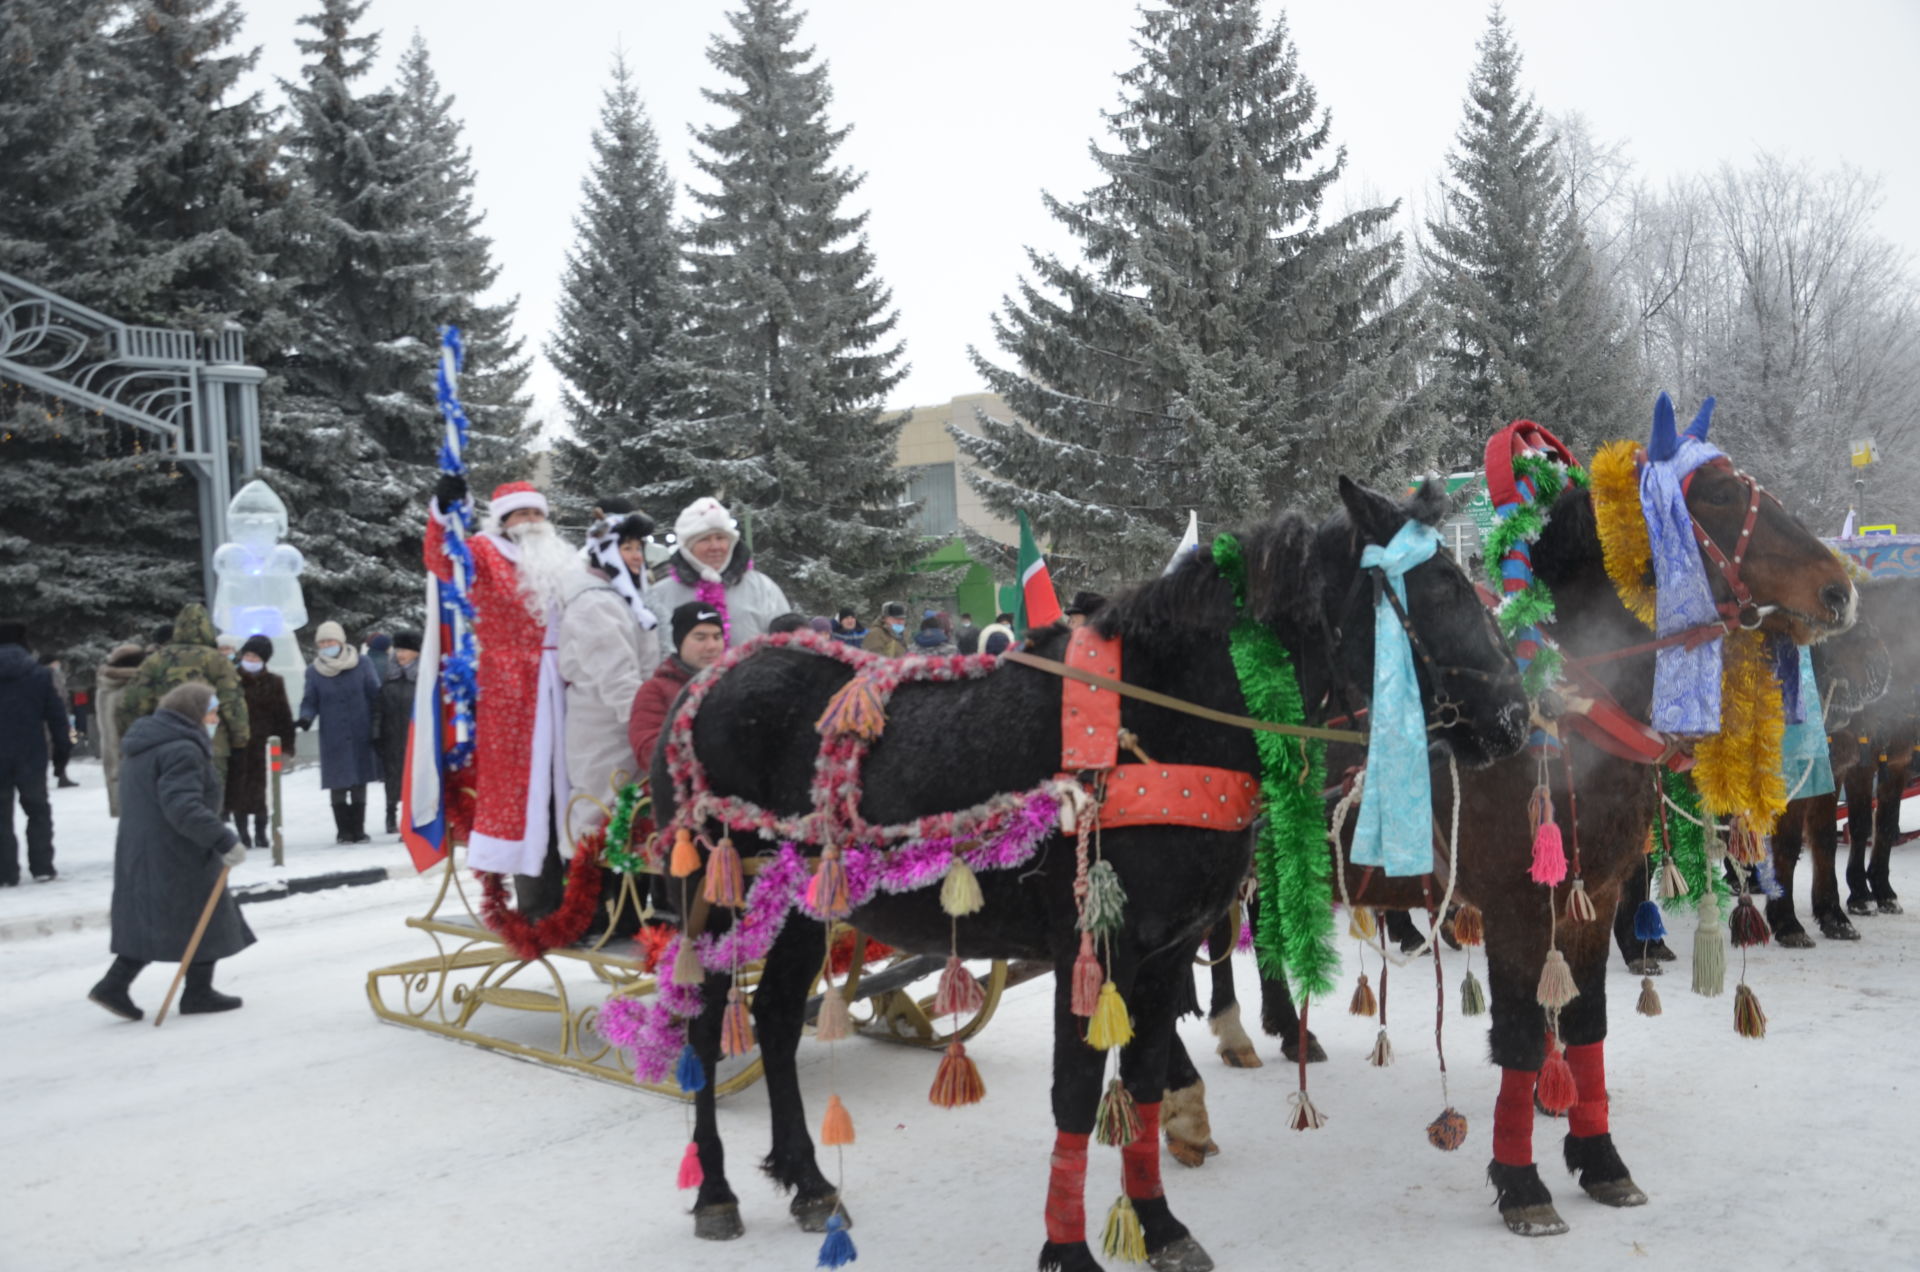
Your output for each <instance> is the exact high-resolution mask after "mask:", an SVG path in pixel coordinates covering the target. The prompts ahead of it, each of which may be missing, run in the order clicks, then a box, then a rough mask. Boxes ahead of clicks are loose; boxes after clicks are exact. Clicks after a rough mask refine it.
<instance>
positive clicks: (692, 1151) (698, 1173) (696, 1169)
mask: <svg viewBox="0 0 1920 1272" xmlns="http://www.w3.org/2000/svg"><path fill="white" fill-rule="evenodd" d="M705 1182H707V1172H706V1171H704V1170H702V1169H701V1167H700V1146H699V1145H698V1144H694V1143H691V1142H689V1143H688V1144H687V1151H686V1152H684V1153H682V1154H681V1155H680V1175H679V1178H677V1179H676V1180H675V1181H674V1186H675V1187H677V1188H682V1189H686V1188H698V1187H699V1186H700V1185H701V1184H704V1183H705Z"/></svg>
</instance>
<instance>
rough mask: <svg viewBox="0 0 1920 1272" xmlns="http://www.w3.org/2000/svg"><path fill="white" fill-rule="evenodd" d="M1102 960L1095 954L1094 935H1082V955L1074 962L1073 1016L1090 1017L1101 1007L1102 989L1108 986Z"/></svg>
mask: <svg viewBox="0 0 1920 1272" xmlns="http://www.w3.org/2000/svg"><path fill="white" fill-rule="evenodd" d="M1106 980H1107V977H1106V973H1105V972H1103V971H1101V970H1100V959H1099V957H1098V956H1097V955H1096V954H1094V952H1093V933H1091V932H1082V933H1081V934H1080V953H1079V955H1078V957H1076V958H1075V959H1074V960H1073V1007H1072V1010H1073V1014H1074V1015H1076V1016H1079V1017H1082V1018H1086V1017H1090V1016H1092V1015H1093V1013H1094V1011H1095V1010H1096V1009H1098V1007H1099V1006H1100V987H1101V986H1102V985H1104V984H1106Z"/></svg>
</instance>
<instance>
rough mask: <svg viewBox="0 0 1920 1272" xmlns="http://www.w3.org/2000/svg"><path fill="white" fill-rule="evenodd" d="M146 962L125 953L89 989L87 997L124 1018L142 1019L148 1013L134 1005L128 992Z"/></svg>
mask: <svg viewBox="0 0 1920 1272" xmlns="http://www.w3.org/2000/svg"><path fill="white" fill-rule="evenodd" d="M145 966H146V964H145V963H143V962H141V961H140V960H139V959H137V958H128V957H127V956H126V955H125V954H122V955H120V956H119V957H117V958H115V959H114V960H113V966H112V967H109V968H108V969H107V974H106V975H105V976H102V977H101V978H100V983H99V984H98V985H95V986H94V987H93V988H92V989H90V990H88V991H87V997H88V998H89V999H90V1000H91V1001H93V1002H96V1003H99V1004H100V1005H101V1006H102V1007H105V1008H106V1009H107V1010H108V1011H110V1012H112V1013H113V1014H114V1015H116V1016H118V1017H120V1019H122V1020H140V1019H142V1018H143V1017H145V1016H146V1013H145V1012H143V1011H141V1010H140V1009H139V1008H138V1007H136V1006H134V1005H133V999H132V997H131V996H130V995H129V994H128V993H127V990H128V989H130V988H131V987H132V985H133V978H134V977H136V976H138V975H139V974H140V969H141V968H143V967H145Z"/></svg>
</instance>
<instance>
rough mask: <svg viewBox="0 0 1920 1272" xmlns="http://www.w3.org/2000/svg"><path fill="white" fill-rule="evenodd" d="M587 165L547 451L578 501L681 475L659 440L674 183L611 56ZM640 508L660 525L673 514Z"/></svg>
mask: <svg viewBox="0 0 1920 1272" xmlns="http://www.w3.org/2000/svg"><path fill="white" fill-rule="evenodd" d="M593 156H594V157H593V166H592V168H591V169H590V171H589V172H588V175H587V178H586V180H585V181H583V182H582V183H581V195H580V211H579V213H578V214H577V215H576V216H575V217H574V221H573V227H574V245H573V248H572V249H571V250H570V251H569V252H568V253H567V266H566V271H565V273H564V274H563V275H562V277H561V283H560V286H561V293H560V312H559V320H558V326H557V329H556V330H555V332H554V335H553V337H552V339H551V340H550V341H548V344H547V356H548V357H549V358H550V359H551V360H552V362H553V365H554V368H555V370H557V371H559V372H560V375H561V377H562V379H563V380H564V381H565V386H564V387H563V388H562V390H561V404H562V405H563V406H564V408H565V410H566V417H567V424H568V426H569V427H570V429H571V430H572V436H571V437H570V438H566V439H563V440H562V441H561V442H560V443H559V444H558V445H557V446H556V447H555V470H556V473H555V475H556V476H557V477H558V479H559V482H560V485H561V486H562V488H563V489H564V490H566V491H567V492H568V493H569V494H572V495H574V496H577V497H579V498H580V499H582V500H583V501H591V500H592V499H593V498H594V497H595V496H599V495H606V494H616V493H618V494H628V495H631V494H633V493H636V492H638V491H640V490H641V489H642V488H648V487H654V486H669V487H671V486H672V485H673V483H674V479H675V477H676V476H677V474H678V472H679V469H680V466H681V464H682V459H681V456H680V454H679V453H678V451H677V450H675V449H671V448H666V447H663V446H661V444H660V440H659V437H658V436H657V434H656V423H657V419H658V416H659V414H660V412H661V409H662V406H663V404H664V402H665V401H666V399H667V396H668V394H669V392H670V390H671V387H672V384H673V379H672V376H671V368H670V365H669V358H670V357H671V353H670V350H669V342H670V341H671V340H672V339H673V338H674V337H675V335H676V334H677V333H678V332H679V331H680V329H681V326H682V324H683V323H684V322H685V320H686V311H687V297H686V289H685V287H684V286H683V284H682V282H681V279H680V235H679V233H678V231H677V230H676V228H675V226H674V223H673V183H672V181H671V180H670V179H669V178H668V176H667V170H666V166H665V165H664V164H663V163H662V162H661V161H660V144H659V140H658V138H657V137H656V136H655V135H654V131H653V125H652V124H651V123H649V122H648V120H647V115H646V110H645V108H644V107H643V106H642V105H641V103H640V95H639V93H638V92H637V91H636V89H635V87H634V83H633V74H632V72H631V71H630V70H629V69H628V67H627V62H626V59H625V58H624V57H622V56H620V55H618V54H616V55H615V57H614V63H613V84H612V86H611V87H609V88H608V89H607V91H606V94H605V96H604V98H603V100H602V103H601V107H600V126H599V127H598V128H596V129H595V130H594V133H593ZM648 502H649V504H650V505H652V511H653V513H654V515H655V516H656V517H657V518H662V519H664V518H669V517H671V516H672V515H673V513H674V511H676V510H677V509H673V508H667V507H666V506H664V503H662V502H661V501H658V500H649V501H648Z"/></svg>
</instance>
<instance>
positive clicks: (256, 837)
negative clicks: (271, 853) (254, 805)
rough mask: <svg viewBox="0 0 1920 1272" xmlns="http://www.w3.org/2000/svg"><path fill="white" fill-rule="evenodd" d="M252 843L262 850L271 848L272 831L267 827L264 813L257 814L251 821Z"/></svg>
mask: <svg viewBox="0 0 1920 1272" xmlns="http://www.w3.org/2000/svg"><path fill="white" fill-rule="evenodd" d="M253 842H255V843H256V844H259V845H260V846H261V847H262V848H271V847H273V830H272V828H271V827H269V826H268V825H267V815H266V814H265V813H259V814H257V815H255V817H254V819H253Z"/></svg>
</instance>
